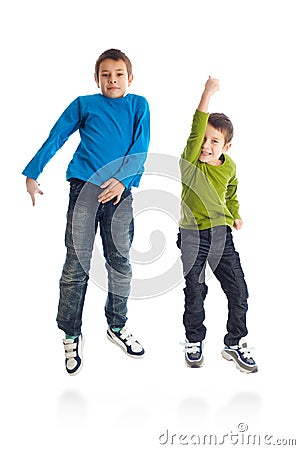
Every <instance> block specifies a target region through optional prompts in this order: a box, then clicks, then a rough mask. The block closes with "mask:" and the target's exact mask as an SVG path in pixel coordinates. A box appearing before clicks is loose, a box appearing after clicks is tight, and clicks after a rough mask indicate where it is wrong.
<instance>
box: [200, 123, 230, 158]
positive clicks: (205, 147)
mask: <svg viewBox="0 0 300 450" xmlns="http://www.w3.org/2000/svg"><path fill="white" fill-rule="evenodd" d="M230 147H231V143H228V144H226V145H225V138H224V135H223V133H221V131H219V130H217V129H216V128H214V127H213V126H212V125H210V123H208V124H207V127H206V131H205V137H204V139H203V143H202V146H201V153H200V156H199V160H200V161H201V162H203V163H207V164H211V165H212V166H219V165H221V164H222V161H221V160H220V156H221V155H222V153H226V152H227V151H228V150H229V148H230Z"/></svg>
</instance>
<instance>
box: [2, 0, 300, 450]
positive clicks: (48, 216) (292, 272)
mask: <svg viewBox="0 0 300 450" xmlns="http://www.w3.org/2000/svg"><path fill="white" fill-rule="evenodd" d="M297 3H298V2H296V1H292V0H286V1H284V2H283V1H276V0H275V1H264V0H262V1H252V2H244V1H240V0H239V1H238V0H223V1H216V0H215V1H213V2H209V1H203V0H185V1H174V0H173V1H169V0H167V1H160V2H156V1H152V2H150V1H149V2H147V3H146V2H142V1H130V0H128V1H126V2H124V1H119V0H114V1H112V2H108V1H106V2H102V1H93V0H85V1H84V2H82V1H81V2H79V1H77V0H72V1H71V0H70V1H69V0H59V1H58V0H51V1H48V2H41V1H35V0H28V1H27V2H23V1H20V0H17V1H11V2H7V3H6V6H4V7H2V11H1V27H0V29H1V45H2V50H1V60H2V64H1V79H2V81H1V90H2V92H1V116H2V118H1V146H2V152H1V153H2V157H1V159H2V164H1V167H2V171H1V172H2V196H1V203H2V221H1V226H2V233H1V240H2V243H1V254H2V271H1V272H2V296H1V298H2V307H1V313H2V314H1V325H2V327H1V328H2V330H1V339H2V345H1V366H2V369H1V380H2V381H1V391H2V392H1V409H2V411H3V413H4V414H3V419H2V423H1V425H2V431H1V434H0V436H1V438H0V439H1V440H3V443H2V444H1V448H5V449H6V450H10V449H21V448H28V449H32V450H33V449H34V450H35V449H50V448H56V449H58V450H60V449H66V448H68V449H72V450H73V449H74V450H77V449H82V448H85V449H91V450H98V449H108V448H113V449H118V448H123V449H146V450H148V449H149V450H152V449H153V450H154V449H158V448H166V447H168V448H182V447H183V444H182V443H180V441H179V436H180V434H188V435H189V436H191V435H192V434H193V433H194V434H199V435H204V434H210V433H215V434H217V435H218V436H219V437H220V440H221V436H222V435H223V434H226V433H228V434H229V437H230V436H231V434H232V435H234V434H238V435H239V439H241V438H242V433H241V432H239V431H238V425H239V424H240V423H244V424H246V425H247V426H248V431H247V433H248V434H250V435H253V434H260V435H261V436H262V437H263V436H264V435H266V434H268V435H273V436H274V438H272V439H273V440H269V441H268V443H272V444H273V443H274V442H275V438H296V437H297V430H296V423H297V417H296V415H298V414H297V413H298V406H297V404H298V401H299V387H298V386H299V383H298V369H299V362H298V361H299V357H298V329H297V328H298V322H299V321H298V311H299V306H298V302H299V292H298V265H299V262H298V254H299V240H298V233H297V229H298V226H297V217H298V215H299V214H298V211H297V210H298V204H299V200H298V190H299V188H298V186H299V183H298V177H297V175H298V170H297V169H298V167H297V165H298V159H299V139H298V134H299V126H298V122H299V75H300V73H299V71H300V69H299V67H300V66H299V48H298V46H299V23H298V8H297V7H298V5H297ZM111 47H115V48H120V49H121V50H123V51H124V52H125V53H127V54H128V56H129V57H130V59H131V60H132V63H133V68H134V75H135V80H134V83H133V85H132V88H131V92H133V93H137V94H141V95H144V96H145V97H146V98H147V99H148V101H149V104H150V108H151V113H152V138H151V147H150V152H151V153H160V154H167V155H172V156H173V157H178V156H179V155H180V153H181V152H182V149H183V146H184V144H185V140H186V138H187V136H188V133H189V130H190V125H191V119H192V115H193V113H194V109H195V108H196V106H197V104H198V101H199V97H200V94H201V92H202V88H203V85H204V83H205V81H206V79H207V77H208V75H212V76H215V77H217V78H219V79H220V83H221V90H220V92H219V93H218V94H216V95H215V97H214V98H213V101H212V104H211V110H212V111H220V112H225V113H226V114H228V115H229V116H230V117H231V119H232V121H233V123H234V126H235V137H234V143H233V147H232V150H231V155H232V157H233V158H234V159H235V161H236V163H237V165H238V175H239V179H240V195H239V197H240V202H241V205H242V206H241V212H242V216H243V218H244V222H245V225H244V228H243V229H242V230H241V231H240V232H235V235H234V236H235V242H236V246H237V248H238V250H239V252H240V255H241V259H242V262H243V267H244V271H245V273H246V278H247V282H248V286H249V291H250V294H251V295H250V299H249V314H248V327H249V336H248V342H249V345H250V346H255V347H256V352H255V355H256V359H257V362H258V364H259V372H258V373H257V374H255V375H248V376H247V375H243V374H241V373H240V372H238V371H237V370H236V369H235V367H234V365H233V364H231V363H228V362H226V361H225V360H223V359H222V358H221V356H220V351H221V349H222V346H223V335H224V333H225V323H226V299H225V297H224V295H223V293H222V291H221V289H220V287H219V286H218V284H217V283H216V282H215V280H214V279H213V278H211V279H209V282H208V285H209V294H208V298H207V300H206V311H207V320H206V325H207V327H208V333H207V339H206V342H205V348H204V351H205V359H206V364H205V366H204V368H203V369H201V370H194V371H193V370H189V369H187V368H186V367H185V364H184V354H183V352H182V348H181V347H180V346H179V342H180V341H182V340H183V339H184V330H183V326H182V312H183V292H182V289H183V283H182V282H180V283H179V284H178V286H177V287H175V288H174V289H173V290H171V291H169V292H167V293H165V294H162V295H160V296H157V297H155V298H150V299H140V300H131V301H130V302H129V322H128V325H129V326H130V328H131V329H132V330H133V331H134V333H135V334H136V335H137V337H138V338H139V339H140V341H141V342H142V343H143V345H144V347H145V349H146V356H145V358H144V359H143V360H132V359H130V358H127V357H126V356H125V355H124V354H123V352H121V350H120V349H118V348H117V347H115V346H113V345H112V344H111V343H110V342H108V341H107V339H106V338H105V333H106V323H105V318H104V314H103V306H104V301H105V293H104V292H103V290H101V289H100V288H99V287H97V285H96V284H95V283H93V282H91V283H90V286H89V290H88V294H87V298H86V305H85V310H84V332H85V336H86V345H85V354H84V357H85V361H84V367H83V370H82V372H81V373H80V374H79V375H78V376H77V377H72V378H71V377H68V376H67V375H66V374H65V371H64V358H63V347H62V343H61V334H60V332H59V331H58V330H57V328H56V324H55V317H56V308H57V298H58V279H59V277H60V273H61V268H62V264H63V261H64V255H65V249H64V242H63V239H64V228H65V213H66V208H67V201H68V184H67V183H66V182H65V170H66V166H67V163H68V161H69V160H70V158H71V156H72V154H73V152H74V149H75V147H76V145H77V143H78V137H77V136H74V137H72V138H70V140H69V142H68V143H67V144H66V145H65V146H64V148H63V149H62V150H61V151H60V152H59V153H58V154H57V155H56V156H55V158H54V159H53V160H52V161H51V163H50V164H49V165H48V166H47V167H46V169H45V171H44V173H43V174H42V175H41V177H40V179H39V181H40V183H41V187H42V189H43V190H44V196H43V197H38V198H37V205H36V207H35V208H32V206H31V203H30V198H29V196H28V194H27V193H26V191H25V183H24V182H25V179H24V177H23V176H22V175H21V172H22V170H23V168H24V167H25V165H26V164H27V162H28V161H29V160H30V159H31V158H32V156H33V155H34V154H35V152H36V151H37V150H38V148H39V147H40V145H41V144H42V143H43V141H44V140H45V138H46V137H47V135H48V133H49V130H50V128H51V127H52V125H53V123H54V122H55V121H56V119H57V118H58V116H59V115H60V114H61V112H62V111H63V110H64V109H65V107H66V106H67V105H68V104H69V103H70V102H71V101H72V100H73V99H74V98H76V97H77V96H78V95H85V94H90V93H94V92H97V89H96V85H95V84H94V81H93V70H94V63H95V60H96V58H97V57H98V55H99V54H100V53H101V52H102V51H104V50H106V49H107V48H111ZM156 186H158V187H159V188H161V189H165V190H170V191H171V192H172V194H173V195H175V196H176V195H179V192H180V186H179V183H177V184H176V182H175V184H174V182H171V181H170V180H168V179H167V178H164V177H160V179H159V177H155V176H153V177H152V176H148V177H147V176H145V177H144V179H143V182H142V184H141V188H140V192H141V191H142V190H151V189H153V188H155V187H156ZM160 214H161V217H160V216H159V213H158V212H157V211H153V216H151V212H150V213H149V212H147V214H145V217H144V218H143V216H142V215H140V216H139V217H138V220H137V222H136V238H135V247H136V248H137V249H138V250H140V251H146V250H147V242H148V243H149V236H150V234H151V233H152V231H153V230H157V229H160V225H161V226H162V231H163V232H164V233H165V236H166V242H167V246H166V252H169V253H168V254H169V255H170V256H169V260H170V261H171V260H172V258H173V260H176V259H177V258H178V257H179V255H178V252H177V249H176V248H175V246H174V240H175V238H176V229H177V226H176V223H175V221H174V220H172V219H171V218H169V217H168V216H167V214H164V212H161V213H160ZM151 217H152V218H151ZM151 221H152V229H151V226H150V227H149V223H150V222H151ZM145 243H146V248H145ZM143 245H144V247H143ZM155 264H156V266H155V268H153V273H156V274H157V273H159V272H163V271H164V270H165V264H166V259H165V258H163V259H162V262H161V263H160V261H159V260H158V261H157V262H156V263H155ZM160 264H161V265H160ZM142 269H143V268H142ZM142 269H141V268H140V267H136V268H135V270H136V271H137V273H138V274H139V276H143V275H140V274H141V273H142ZM144 269H145V272H144V276H145V277H149V276H150V277H151V273H152V272H151V270H152V268H151V266H150V265H149V267H147V265H145V266H144ZM166 430H169V433H170V434H173V435H175V434H176V436H175V437H174V438H173V443H172V442H171V438H169V440H168V442H167V443H166V444H165V445H163V440H164V438H162V439H161V441H159V436H160V435H162V434H165V433H166ZM247 433H245V435H246V434H247ZM229 437H228V441H227V445H223V448H232V446H233V445H232V444H230V443H229ZM298 438H299V436H298ZM232 439H233V442H235V440H234V439H235V438H234V437H233V438H232ZM298 440H299V439H298ZM4 442H5V443H4ZM185 442H187V443H188V445H186V446H185V447H187V448H190V447H192V448H193V447H196V446H192V444H191V441H190V442H188V441H185ZM238 448H242V447H241V444H240V445H239V446H238Z"/></svg>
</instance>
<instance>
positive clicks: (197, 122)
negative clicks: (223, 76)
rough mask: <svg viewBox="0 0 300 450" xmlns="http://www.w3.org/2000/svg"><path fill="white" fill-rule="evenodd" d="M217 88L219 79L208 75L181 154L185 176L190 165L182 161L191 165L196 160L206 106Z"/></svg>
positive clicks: (205, 121) (205, 120)
mask: <svg viewBox="0 0 300 450" xmlns="http://www.w3.org/2000/svg"><path fill="white" fill-rule="evenodd" d="M218 90H219V81H218V80H217V79H216V78H211V77H209V78H208V80H207V81H206V83H205V86H204V90H203V92H202V95H201V99H200V102H199V105H198V108H197V110H196V112H195V114H194V117H193V123H192V129H191V133H190V136H189V138H188V141H187V145H186V147H185V149H184V151H183V153H182V156H181V158H182V160H181V172H182V174H183V173H185V175H186V176H189V172H190V170H192V166H190V165H189V164H186V163H183V161H188V162H189V163H191V164H192V165H195V164H197V162H198V159H199V156H200V152H201V145H202V143H203V139H204V135H205V130H206V125H207V120H208V116H209V114H208V107H209V102H210V98H211V96H212V95H213V94H215V92H217V91H218Z"/></svg>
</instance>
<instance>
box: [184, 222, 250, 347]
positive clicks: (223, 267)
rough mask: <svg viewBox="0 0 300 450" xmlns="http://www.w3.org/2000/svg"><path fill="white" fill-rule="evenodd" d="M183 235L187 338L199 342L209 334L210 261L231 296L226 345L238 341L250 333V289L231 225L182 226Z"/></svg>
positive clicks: (225, 291) (228, 295) (224, 289)
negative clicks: (207, 270) (207, 280)
mask: <svg viewBox="0 0 300 450" xmlns="http://www.w3.org/2000/svg"><path fill="white" fill-rule="evenodd" d="M179 237H180V240H179V242H180V241H181V242H180V248H181V258H182V264H183V272H184V277H185V282H186V287H185V288H184V294H185V309H184V315H183V323H184V326H185V331H186V338H187V339H188V340H189V341H190V342H198V341H203V339H204V338H205V335H206V327H205V325H204V323H203V322H204V319H205V310H204V300H205V298H206V295H207V291H208V288H207V285H206V284H205V267H206V264H207V263H208V264H209V265H210V267H211V269H212V271H213V273H214V275H215V276H216V278H217V279H218V280H219V281H220V283H221V287H222V289H223V291H224V293H225V294H226V296H227V299H228V320H227V334H226V335H225V337H224V342H225V344H226V345H236V344H237V343H238V342H239V340H240V338H241V337H244V336H246V335H247V333H248V331H247V327H246V313H247V309H248V304H247V299H248V289H247V285H246V282H245V278H244V273H243V270H242V267H241V263H240V258H239V254H238V253H237V252H236V250H235V247H234V243H233V240H232V233H231V229H230V227H227V226H218V227H214V228H211V229H208V230H187V229H182V228H181V229H180V236H179Z"/></svg>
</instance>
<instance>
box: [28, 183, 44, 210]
mask: <svg viewBox="0 0 300 450" xmlns="http://www.w3.org/2000/svg"><path fill="white" fill-rule="evenodd" d="M39 186H40V184H39V183H38V182H37V181H35V180H34V179H33V178H29V177H27V178H26V189H27V192H28V194H29V195H30V197H31V201H32V206H34V205H35V194H40V195H43V194H44V192H43V191H41V190H40V188H39Z"/></svg>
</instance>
